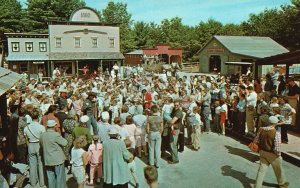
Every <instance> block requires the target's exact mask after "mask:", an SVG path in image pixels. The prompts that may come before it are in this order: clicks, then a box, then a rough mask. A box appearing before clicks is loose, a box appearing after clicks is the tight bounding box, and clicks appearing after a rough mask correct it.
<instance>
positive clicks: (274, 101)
mask: <svg viewBox="0 0 300 188" xmlns="http://www.w3.org/2000/svg"><path fill="white" fill-rule="evenodd" d="M276 107H279V104H278V98H277V97H272V99H271V103H270V110H272V109H273V108H276Z"/></svg>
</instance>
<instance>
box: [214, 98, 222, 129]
mask: <svg viewBox="0 0 300 188" xmlns="http://www.w3.org/2000/svg"><path fill="white" fill-rule="evenodd" d="M220 113H221V106H220V102H219V101H215V117H214V126H215V128H216V132H217V133H221V127H220Z"/></svg>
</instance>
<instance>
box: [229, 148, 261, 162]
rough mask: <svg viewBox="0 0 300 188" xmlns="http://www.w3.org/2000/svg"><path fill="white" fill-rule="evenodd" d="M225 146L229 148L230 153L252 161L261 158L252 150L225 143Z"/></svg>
mask: <svg viewBox="0 0 300 188" xmlns="http://www.w3.org/2000/svg"><path fill="white" fill-rule="evenodd" d="M225 148H226V149H227V150H228V153H230V154H232V155H236V156H239V157H242V158H244V159H246V160H248V161H250V162H255V161H258V160H259V156H258V155H256V154H253V153H251V152H250V151H247V150H244V149H240V148H234V147H231V146H228V145H225Z"/></svg>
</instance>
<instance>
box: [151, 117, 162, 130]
mask: <svg viewBox="0 0 300 188" xmlns="http://www.w3.org/2000/svg"><path fill="white" fill-rule="evenodd" d="M148 123H149V127H150V131H153V132H157V131H159V129H160V127H161V123H162V119H161V117H160V116H149V117H148Z"/></svg>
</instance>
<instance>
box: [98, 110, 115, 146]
mask: <svg viewBox="0 0 300 188" xmlns="http://www.w3.org/2000/svg"><path fill="white" fill-rule="evenodd" d="M109 119H110V116H109V113H108V112H107V111H104V112H102V113H101V120H102V122H98V123H97V132H96V133H97V135H99V136H100V141H101V142H104V141H106V140H108V139H109V136H108V132H109V130H110V128H111V124H110V123H108V122H109Z"/></svg>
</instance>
